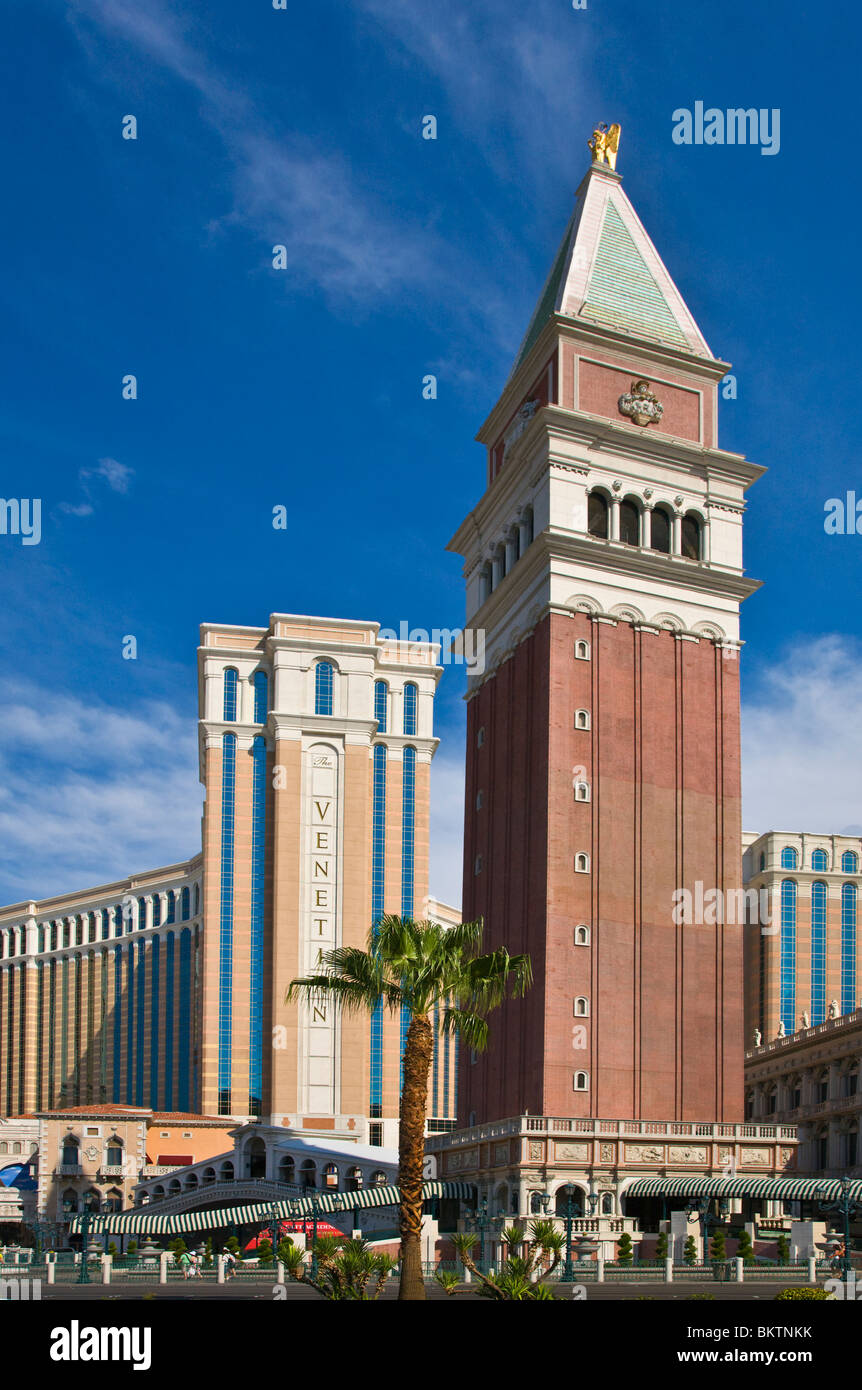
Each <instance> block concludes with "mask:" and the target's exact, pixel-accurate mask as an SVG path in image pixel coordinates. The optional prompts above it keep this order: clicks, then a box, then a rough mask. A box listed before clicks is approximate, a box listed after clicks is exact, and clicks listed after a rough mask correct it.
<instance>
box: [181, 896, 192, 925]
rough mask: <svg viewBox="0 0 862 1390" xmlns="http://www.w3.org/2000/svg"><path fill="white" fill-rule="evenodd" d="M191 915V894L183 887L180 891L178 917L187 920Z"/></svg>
mask: <svg viewBox="0 0 862 1390" xmlns="http://www.w3.org/2000/svg"><path fill="white" fill-rule="evenodd" d="M190 916H191V894H190V893H189V890H188V888H184V889H183V891H182V892H181V893H180V918H181V920H182V921H183V922H187V921H188V920H189V917H190Z"/></svg>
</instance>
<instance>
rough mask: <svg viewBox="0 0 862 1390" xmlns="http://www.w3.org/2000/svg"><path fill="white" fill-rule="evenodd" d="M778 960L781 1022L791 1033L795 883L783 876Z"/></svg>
mask: <svg viewBox="0 0 862 1390" xmlns="http://www.w3.org/2000/svg"><path fill="white" fill-rule="evenodd" d="M791 853H793V854H795V853H796V851H795V850H792V851H791ZM779 962H780V972H779V973H780V997H781V1022H782V1023H783V1024H784V1031H785V1033H793V1032H794V1031H795V1029H796V884H795V882H794V880H793V879H792V878H785V879H784V880H783V881H782V884H781V945H780V952H779Z"/></svg>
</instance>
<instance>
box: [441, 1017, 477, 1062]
mask: <svg viewBox="0 0 862 1390" xmlns="http://www.w3.org/2000/svg"><path fill="white" fill-rule="evenodd" d="M440 1026H441V1028H442V1030H443V1032H444V1033H457V1034H458V1036H459V1038H460V1039H461V1041H462V1042H463V1043H466V1045H467V1047H472V1048H473V1049H474V1051H476V1052H484V1051H485V1048H486V1047H487V1046H488V1022H487V1020H486V1019H484V1018H482V1017H481V1016H480V1015H479V1014H474V1013H471V1012H470V1011H469V1009H456V1008H452V1007H449V1008H446V1009H444V1010H443V1017H442V1019H441V1021H440Z"/></svg>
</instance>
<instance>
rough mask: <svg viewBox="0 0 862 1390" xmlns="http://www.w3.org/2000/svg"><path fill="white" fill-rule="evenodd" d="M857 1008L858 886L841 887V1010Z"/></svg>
mask: <svg viewBox="0 0 862 1390" xmlns="http://www.w3.org/2000/svg"><path fill="white" fill-rule="evenodd" d="M855 1008H856V888H855V885H854V884H852V883H845V884H843V886H842V888H841V1012H842V1013H843V1014H850V1013H852V1012H853V1010H854V1009H855Z"/></svg>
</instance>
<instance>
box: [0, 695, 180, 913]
mask: <svg viewBox="0 0 862 1390" xmlns="http://www.w3.org/2000/svg"><path fill="white" fill-rule="evenodd" d="M0 730H2V745H0V879H2V889H0V896H2V899H3V900H4V901H8V902H12V901H21V900H24V899H28V898H31V897H33V898H41V897H47V896H50V895H52V894H55V893H65V892H74V891H76V890H77V889H79V888H85V887H88V886H91V885H93V884H97V883H104V882H110V881H111V880H113V879H116V878H123V877H125V876H126V875H128V874H130V873H137V872H140V871H141V870H144V869H151V868H156V867H158V866H159V865H161V864H168V863H173V862H175V861H177V860H181V859H187V858H189V857H190V856H191V855H193V854H196V853H198V852H199V850H200V816H201V797H202V789H201V788H200V786H199V785H198V779H197V750H196V743H195V724H194V720H193V718H189V717H188V716H187V715H185V714H179V713H177V712H176V711H175V710H173V709H172V708H171V707H170V706H168V705H166V704H159V703H155V702H153V703H149V704H142V705H140V706H138V707H137V708H135V709H131V710H128V711H125V710H120V709H116V708H112V707H110V706H108V705H104V704H100V703H99V702H96V701H91V702H87V703H85V702H84V701H82V700H79V699H77V698H75V697H72V696H65V695H58V694H55V693H54V692H53V691H51V690H50V689H43V688H39V687H37V686H34V685H28V684H24V683H20V682H18V683H13V682H4V683H2V684H0Z"/></svg>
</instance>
